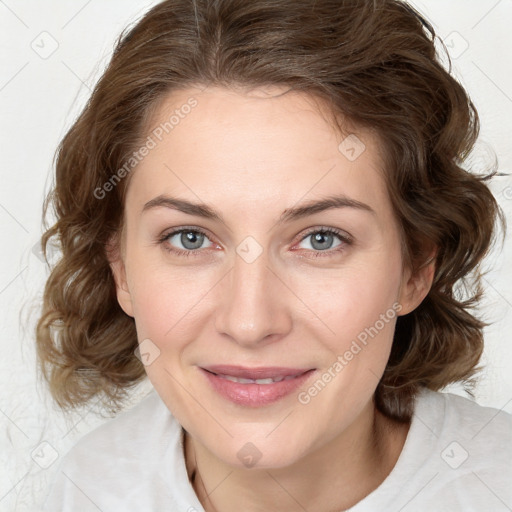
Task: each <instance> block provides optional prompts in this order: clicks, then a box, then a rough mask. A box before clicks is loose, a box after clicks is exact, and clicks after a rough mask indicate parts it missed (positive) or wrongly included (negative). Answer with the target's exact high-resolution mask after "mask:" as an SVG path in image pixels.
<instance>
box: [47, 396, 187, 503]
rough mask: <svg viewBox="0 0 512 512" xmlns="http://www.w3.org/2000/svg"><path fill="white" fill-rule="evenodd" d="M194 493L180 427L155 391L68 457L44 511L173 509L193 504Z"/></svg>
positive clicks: (82, 441)
mask: <svg viewBox="0 0 512 512" xmlns="http://www.w3.org/2000/svg"><path fill="white" fill-rule="evenodd" d="M170 483H172V484H173V485H172V486H170ZM190 492H191V488H190V489H189V483H188V478H187V473H186V468H185V464H184V458H183V453H182V428H181V425H180V424H179V423H178V421H177V420H176V419H175V418H174V417H173V416H172V414H171V413H170V411H169V410H168V409H167V407H166V405H165V404H164V402H163V401H162V400H161V398H160V397H159V396H158V394H157V393H156V392H155V391H152V392H150V393H149V394H148V395H147V396H146V397H145V398H144V399H143V400H142V401H141V402H140V403H139V404H137V405H136V406H134V407H133V408H131V409H130V410H127V411H124V412H122V413H120V414H119V415H118V416H117V417H115V418H114V419H111V420H109V421H107V422H106V423H104V424H102V425H101V426H99V427H97V428H96V429H94V430H93V431H91V432H89V433H88V434H86V435H85V436H83V437H82V438H81V439H80V440H79V441H78V442H77V443H76V444H75V446H73V448H72V449H71V450H70V451H69V452H68V453H67V454H66V455H65V456H64V457H63V459H62V461H61V463H60V465H59V468H58V470H57V472H56V478H55V480H54V481H53V484H52V488H51V490H50V493H49V494H48V496H47V498H46V501H45V504H44V510H48V511H50V510H51V511H52V512H53V511H57V510H58V511H61V512H72V511H75V510H81V511H83V512H85V511H89V510H95V511H97V510H98V508H99V509H100V510H125V511H132V510H134V511H135V510H160V509H162V508H165V507H169V506H171V509H173V510H174V509H181V508H183V506H184V505H185V504H186V503H191V502H193V500H194V496H193V495H192V494H190ZM185 510H186V507H185Z"/></svg>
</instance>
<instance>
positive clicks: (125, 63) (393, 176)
mask: <svg viewBox="0 0 512 512" xmlns="http://www.w3.org/2000/svg"><path fill="white" fill-rule="evenodd" d="M437 40H438V38H437V36H436V34H435V32H434V29H433V28H432V26H431V25H430V24H429V23H428V22H427V21H426V20H425V19H424V18H423V17H422V16H421V15H420V14H419V13H418V12H417V11H415V10H414V9H413V8H412V7H410V6H409V5H408V4H406V3H404V2H402V1H399V0H337V1H333V0H301V1H300V2H298V1H296V0H251V1H250V2H248V1H247V0H165V1H163V2H161V3H159V4H158V5H156V6H155V7H153V8H152V9H151V10H150V11H149V12H147V14H145V15H144V16H143V17H142V18H141V19H140V20H139V21H138V22H137V23H136V24H135V25H134V26H133V27H129V28H127V29H126V30H125V31H124V32H123V33H122V34H121V36H120V37H119V40H118V41H117V43H116V46H115V49H114V52H113V56H112V59H111V61H110V63H109V65H108V67H107V69H106V71H105V72H104V74H103V75H102V77H101V78H100V80H99V81H98V83H97V84H96V86H95V88H94V90H93V93H92V95H91V97H90V99H89V101H88V102H87V104H86V106H85V108H84V109H83V111H82V112H81V114H80V115H79V117H78V118H77V119H76V121H75V122H74V124H73V125H72V127H71V128H70V130H69V131H68V132H67V134H66V135H65V137H64V138H63V140H62V141H61V143H60V145H59V148H58V150H57V152H56V156H55V162H56V165H55V167H56V175H55V184H54V187H53V189H52V190H51V191H50V192H49V193H48V195H47V197H46V199H45V202H44V205H43V218H44V219H46V216H47V215H48V209H49V207H50V206H51V207H52V209H53V212H54V214H55V216H56V221H55V223H54V224H53V225H52V226H51V227H49V228H48V224H47V223H46V220H45V228H47V229H46V231H45V232H44V234H43V235H42V238H41V245H42V247H43V250H44V251H45V254H46V249H47V244H48V243H49V241H50V240H55V241H56V243H57V245H58V247H59V248H60V250H61V257H60V259H59V260H58V261H57V263H56V264H55V265H54V266H53V267H52V268H51V272H50V275H49V277H48V279H47V282H46V285H45V289H44V296H43V305H42V311H41V315H40V317H39V318H38V323H37V326H36V344H37V355H38V361H39V368H40V370H41V373H42V375H43V377H44V379H45V380H46V381H47V382H48V384H49V388H50V390H51V393H52V396H53V397H54V398H55V400H56V401H57V403H58V404H59V405H60V406H61V407H62V408H63V409H70V408H73V407H77V406H78V405H83V404H86V403H88V402H89V401H90V400H91V399H92V398H93V397H96V396H98V397H100V399H101V400H103V403H104V404H105V405H107V406H109V407H110V408H111V409H113V410H117V409H119V408H120V407H121V405H122V403H123V400H124V399H125V398H126V397H127V392H128V390H129V389H130V388H131V387H132V386H134V385H135V384H137V383H139V382H140V381H141V380H142V379H143V378H144V377H145V371H144V367H143V365H142V363H141V362H140V361H139V359H138V358H137V357H136V356H135V355H134V350H135V349H136V347H137V335H136V330H135V323H134V320H133V318H131V317H129V316H128V315H126V314H125V313H124V312H123V310H122V309H121V307H120V306H119V304H118V302H117V299H116V291H115V282H114V278H113V275H112V272H111V269H110V265H109V260H108V258H107V253H106V247H107V243H108V241H109V240H110V239H111V237H112V236H116V234H119V233H120V232H121V230H122V228H123V207H124V197H125V192H126V188H127V186H128V184H129V182H130V175H128V176H127V177H126V178H123V179H122V180H120V182H119V183H118V184H117V186H115V187H113V190H112V191H110V192H109V193H108V194H105V197H102V198H100V199H99V198H98V192H97V191H98V190H99V189H101V187H103V186H104V184H105V183H107V182H108V181H109V180H111V179H112V176H113V175H114V174H116V172H119V169H121V168H122V167H123V165H124V164H125V162H127V161H128V159H129V158H130V155H132V154H133V152H134V150H135V149H137V148H138V147H140V143H141V140H143V138H144V137H145V136H146V135H147V132H146V131H145V130H146V129H147V126H148V122H149V120H150V119H151V114H152V113H153V112H154V111H155V109H156V108H157V106H158V104H159V102H160V101H161V100H162V99H163V98H164V97H165V96H166V95H168V94H169V93H170V92H171V91H173V90H176V89H183V88H186V87H189V86H197V85H201V86H205V87H206V86H210V85H214V86H223V87H243V88H256V87H259V86H268V85H278V86H286V87H288V88H290V89H291V90H295V91H301V92H303V93H305V94H308V95H309V96H311V97H315V98H319V99H321V100H322V102H323V103H324V104H325V105H327V106H328V111H329V112H330V113H332V114H333V121H335V122H337V119H338V118H343V119H347V120H349V121H350V122H352V123H354V125H355V126H360V127H369V128H371V129H372V130H373V131H374V132H375V133H376V134H378V136H379V137H380V141H381V142H382V147H383V151H384V158H385V162H386V184H387V189H388V192H389V197H390V199H391V202H392V206H393V212H394V214H395V215H396V218H397V220H398V224H399V226H400V230H401V232H400V235H401V240H402V253H403V261H404V264H406V263H407V264H409V265H411V267H412V268H413V269H419V268H421V267H422V266H423V265H425V264H428V263H429V256H430V255H431V248H432V247H434V246H435V247H437V248H438V251H437V254H436V255H435V256H434V257H435V275H434V279H433V283H432V287H431V289H430V291H429V293H428V295H427V297H426V298H425V299H424V300H423V302H422V303H421V304H420V305H419V306H418V307H417V308H416V309H415V310H414V311H412V312H411V313H409V314H407V315H404V316H401V317H399V318H398V320H397V324H396V330H395V334H394V339H393V346H392V350H391V355H390V358H389V362H388V364H387V367H386V369H385V372H384V374H383V376H382V379H381V380H380V382H379V384H378V386H377V389H376V392H375V396H374V400H375V404H376V406H377V408H378V409H379V410H380V411H381V412H382V413H383V414H385V415H386V416H388V417H391V418H394V419H396V420H398V421H408V420H409V419H410V417H411V414H412V407H413V400H414V396H415V394H416V393H417V391H418V390H419V389H420V388H422V387H426V388H429V389H432V390H439V389H441V388H443V387H444V386H446V385H448V384H450V383H454V382H464V383H465V384H466V385H468V386H470V384H471V383H472V382H473V380H474V379H473V376H474V375H475V374H476V372H477V371H478V369H479V368H478V367H477V365H478V362H479V360H480V356H481V354H482V350H483V328H484V327H485V326H486V325H488V324H486V323H484V322H483V321H482V320H481V319H479V318H478V317H477V316H476V315H474V314H473V313H472V309H473V308H474V307H475V306H476V305H477V304H478V303H479V301H480V299H481V297H482V286H481V278H482V274H481V270H480V268H481V262H482V260H483V258H484V256H485V255H486V254H487V253H488V251H489V249H490V247H491V245H492V243H493V241H494V239H495V234H496V228H497V223H498V220H500V221H501V223H502V225H503V226H505V217H504V215H503V212H502V211H501V209H500V207H499V205H498V204H497V202H496V200H495V198H494V197H493V195H492V193H491V191H490V190H489V188H488V186H487V184H486V183H485V182H486V180H488V179H490V178H491V177H492V176H494V175H495V174H496V169H491V171H492V172H490V173H489V174H476V173H475V172H472V171H471V169H466V168H465V167H464V162H465V160H466V158H467V156H468V155H469V153H470V151H471V149H472V148H473V146H474V144H475V142H476V140H477V136H478V131H479V120H478V114H477V112H476V109H475V107H474V105H473V103H472V102H471V100H470V98H469V97H468V95H467V93H466V92H465V90H464V88H463V87H462V86H461V85H460V84H459V83H458V81H457V80H455V79H454V78H453V77H452V76H451V74H450V68H448V69H447V68H446V67H445V65H444V64H443V63H442V61H441V58H440V55H439V54H438V53H437V52H436V47H435V44H436V41H437ZM448 62H449V59H448ZM461 290H463V291H464V293H462V294H461Z"/></svg>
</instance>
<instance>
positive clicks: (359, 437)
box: [184, 402, 409, 512]
mask: <svg viewBox="0 0 512 512" xmlns="http://www.w3.org/2000/svg"><path fill="white" fill-rule="evenodd" d="M408 430H409V424H400V423H397V422H395V421H393V420H390V419H389V418H386V417H385V416H383V415H382V414H381V413H379V412H378V411H376V410H375V408H374V405H373V402H371V403H370V404H369V406H368V407H367V408H366V409H365V410H364V411H363V412H362V413H361V415H360V416H359V417H358V418H357V419H356V421H354V423H352V425H350V427H349V428H347V429H346V430H345V431H344V432H342V433H341V434H340V435H338V436H337V437H335V438H334V439H332V440H331V441H329V442H327V443H325V444H324V445H322V446H321V447H320V448H318V449H316V450H315V451H312V452H310V453H308V454H306V455H305V456H304V457H302V458H301V459H299V460H298V461H296V462H295V463H293V464H292V465H289V466H286V467H278V468H268V469H257V468H254V469H246V468H236V467H233V466H230V465H227V464H225V463H224V462H223V461H221V460H219V459H218V458H217V457H215V456H214V455H213V454H212V453H211V452H210V451H209V450H208V449H207V448H206V447H204V446H203V445H202V444H201V443H199V442H197V441H196V440H195V439H193V438H192V437H191V436H190V435H189V434H188V433H186V432H185V443H184V454H185V462H186V467H187V473H188V476H189V479H190V481H191V482H192V485H193V487H194V490H195V492H196V494H197V496H198V498H199V501H201V503H202V505H203V507H204V509H205V511H206V512H235V511H239V510H246V511H247V512H260V511H261V512H263V511H268V510H280V511H283V512H288V511H290V512H291V511H296V510H297V509H298V508H299V509H300V508H302V509H305V510H318V511H319V512H339V511H341V510H345V509H348V508H350V507H352V506H354V505H355V504H356V503H358V502H359V501H361V500H362V499H363V498H364V497H365V496H367V495H368V494H370V493H371V492H372V491H373V490H375V489H376V488H377V487H378V486H379V485H380V484H381V483H382V482H383V481H384V479H385V478H386V477H387V475H388V474H389V473H390V472H391V470H392V469H393V467H394V465H395V463H396V461H397V460H398V457H399V455H400V453H401V450H402V448H403V445H404V443H405V439H406V437H407V432H408Z"/></svg>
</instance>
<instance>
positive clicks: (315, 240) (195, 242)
mask: <svg viewBox="0 0 512 512" xmlns="http://www.w3.org/2000/svg"><path fill="white" fill-rule="evenodd" d="M308 239H309V240H310V242H309V244H308V245H309V247H306V248H304V247H303V248H301V249H305V250H307V252H309V253H312V254H313V255H314V256H313V257H314V258H316V257H319V256H320V257H323V256H332V255H333V253H338V252H341V251H343V250H344V249H345V247H346V246H348V245H351V244H352V239H351V237H350V236H349V235H347V234H345V233H344V232H342V231H338V230H337V229H334V228H318V227H317V228H314V229H312V230H310V231H309V233H307V234H306V235H305V236H303V237H302V238H301V240H300V242H299V244H300V243H303V242H304V241H306V240H308ZM336 239H338V243H336ZM158 242H159V243H160V244H162V245H163V246H164V248H165V250H166V251H168V252H172V253H175V254H177V255H179V256H199V255H201V253H202V251H201V250H200V249H207V248H209V247H212V246H213V245H214V243H213V242H212V241H211V240H210V239H209V238H208V236H207V234H206V233H205V232H204V231H202V230H201V229H198V228H180V229H177V230H175V231H171V232H170V233H167V234H165V235H163V236H162V237H161V238H160V239H159V240H158ZM205 242H209V244H208V245H206V246H204V245H203V244H204V243H205Z"/></svg>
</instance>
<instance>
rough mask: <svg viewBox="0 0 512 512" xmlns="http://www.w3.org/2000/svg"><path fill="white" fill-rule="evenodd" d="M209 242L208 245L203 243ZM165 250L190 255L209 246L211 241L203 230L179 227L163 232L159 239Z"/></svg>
mask: <svg viewBox="0 0 512 512" xmlns="http://www.w3.org/2000/svg"><path fill="white" fill-rule="evenodd" d="M205 241H206V242H209V245H206V246H203V244H204V243H205ZM159 242H160V243H161V244H163V246H164V248H165V250H167V251H169V252H174V253H176V254H180V255H184V256H190V255H193V254H195V253H198V252H200V251H199V249H206V248H208V247H211V246H212V245H213V243H212V242H211V241H210V239H209V238H208V236H207V235H206V233H205V232H203V231H201V230H200V229H197V228H194V229H191V228H181V229H178V230H175V231H171V232H170V233H167V234H165V235H164V236H162V237H161V238H160V239H159Z"/></svg>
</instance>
